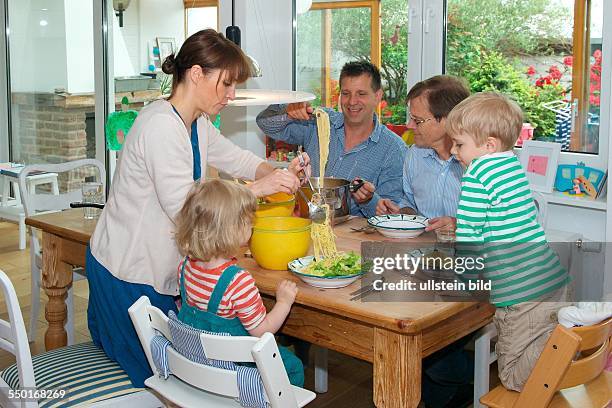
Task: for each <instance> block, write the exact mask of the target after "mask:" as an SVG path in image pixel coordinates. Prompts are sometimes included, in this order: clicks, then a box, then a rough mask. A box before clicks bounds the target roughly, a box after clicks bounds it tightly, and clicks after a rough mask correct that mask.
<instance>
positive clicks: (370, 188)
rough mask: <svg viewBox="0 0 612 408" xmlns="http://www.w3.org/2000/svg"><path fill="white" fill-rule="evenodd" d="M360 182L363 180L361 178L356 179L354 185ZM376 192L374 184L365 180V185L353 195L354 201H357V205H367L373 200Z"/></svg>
mask: <svg viewBox="0 0 612 408" xmlns="http://www.w3.org/2000/svg"><path fill="white" fill-rule="evenodd" d="M360 181H361V179H360V178H359V177H356V178H355V179H354V180H353V182H352V183H353V184H356V183H358V182H360ZM374 191H376V187H375V186H374V184H372V183H370V182H369V181H365V180H364V181H363V185H362V186H361V187H359V189H357V191H355V192H353V193H351V194H352V196H353V200H355V202H356V203H357V204H365V203H367V202H368V201H370V200H371V199H372V196H373V195H374Z"/></svg>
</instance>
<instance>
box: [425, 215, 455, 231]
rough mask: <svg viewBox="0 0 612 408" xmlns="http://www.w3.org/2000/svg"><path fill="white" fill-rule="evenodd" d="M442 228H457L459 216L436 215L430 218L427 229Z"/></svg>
mask: <svg viewBox="0 0 612 408" xmlns="http://www.w3.org/2000/svg"><path fill="white" fill-rule="evenodd" d="M440 228H448V229H452V230H455V229H456V228H457V218H455V217H436V218H432V219H430V220H429V225H428V226H427V228H425V231H435V230H437V229H440Z"/></svg>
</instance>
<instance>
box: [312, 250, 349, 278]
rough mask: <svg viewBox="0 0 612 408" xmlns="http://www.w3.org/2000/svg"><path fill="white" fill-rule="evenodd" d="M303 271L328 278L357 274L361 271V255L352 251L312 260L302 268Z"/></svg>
mask: <svg viewBox="0 0 612 408" xmlns="http://www.w3.org/2000/svg"><path fill="white" fill-rule="evenodd" d="M302 273H305V274H308V275H315V276H322V277H326V278H329V277H335V276H348V275H357V274H360V273H361V257H360V256H359V255H357V254H356V253H354V252H352V251H351V252H348V253H342V254H338V255H337V256H334V257H332V258H325V259H321V260H318V261H313V262H311V263H310V264H308V266H306V267H305V268H304V269H302Z"/></svg>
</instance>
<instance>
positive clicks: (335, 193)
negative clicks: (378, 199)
mask: <svg viewBox="0 0 612 408" xmlns="http://www.w3.org/2000/svg"><path fill="white" fill-rule="evenodd" d="M310 182H311V183H312V186H313V187H314V189H315V193H317V192H319V190H320V191H321V196H322V197H323V201H324V202H325V203H326V204H328V205H329V207H330V209H333V210H334V212H333V215H332V222H333V224H334V225H335V224H339V223H341V222H344V221H346V220H347V218H348V216H349V215H350V205H349V203H350V199H351V192H354V191H357V190H358V189H359V188H360V187H361V186H362V185H363V183H364V182H363V180H359V181H358V182H357V183H351V182H350V181H348V180H344V179H341V178H334V177H324V178H322V179H321V178H320V177H311V178H310ZM300 188H301V189H302V191H303V192H304V194H305V195H306V197H308V199H310V198H311V197H312V194H313V192H312V190H311V189H310V186H309V185H308V184H305V185H303V186H302V187H300ZM296 198H297V200H298V205H299V209H300V216H301V217H304V218H308V217H309V214H308V205H307V204H306V202H305V201H304V199H303V198H302V196H301V194H299V195H297V196H296Z"/></svg>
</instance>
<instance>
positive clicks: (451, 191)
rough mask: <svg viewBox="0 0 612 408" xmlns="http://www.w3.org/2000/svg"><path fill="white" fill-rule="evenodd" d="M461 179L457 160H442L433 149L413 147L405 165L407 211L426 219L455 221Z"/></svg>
mask: <svg viewBox="0 0 612 408" xmlns="http://www.w3.org/2000/svg"><path fill="white" fill-rule="evenodd" d="M461 177H463V167H461V164H460V163H459V161H458V160H457V159H456V158H455V156H451V157H450V159H448V160H442V159H440V157H438V154H437V153H436V152H435V150H433V149H428V148H422V147H417V146H412V147H411V148H410V149H408V154H407V155H406V161H405V163H404V194H405V200H406V201H407V203H408V207H410V208H412V209H413V210H416V212H417V213H418V214H420V215H423V216H425V217H427V218H434V217H443V216H450V217H455V216H456V215H457V205H458V204H459V193H460V190H461ZM400 207H403V206H402V205H400Z"/></svg>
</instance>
